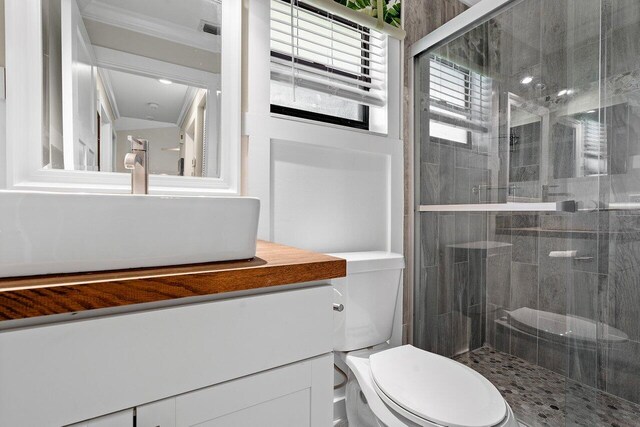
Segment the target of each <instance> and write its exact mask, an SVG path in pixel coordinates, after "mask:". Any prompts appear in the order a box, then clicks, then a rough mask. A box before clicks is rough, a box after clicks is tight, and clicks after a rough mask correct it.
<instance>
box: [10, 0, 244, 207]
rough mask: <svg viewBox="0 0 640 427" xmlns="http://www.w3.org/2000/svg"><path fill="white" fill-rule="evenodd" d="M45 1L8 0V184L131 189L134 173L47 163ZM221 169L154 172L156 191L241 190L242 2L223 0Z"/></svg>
mask: <svg viewBox="0 0 640 427" xmlns="http://www.w3.org/2000/svg"><path fill="white" fill-rule="evenodd" d="M41 7H42V2H41V0H5V32H6V35H5V37H6V39H5V40H6V75H7V77H6V79H7V85H6V86H7V87H6V91H7V99H6V104H7V108H6V111H7V114H6V117H7V134H6V135H7V156H6V159H7V165H6V173H7V176H6V178H7V188H8V189H10V190H27V191H28V190H34V191H77V192H91V193H128V192H129V191H130V188H131V178H130V176H129V175H128V174H124V173H113V172H87V171H82V172H79V171H67V170H53V169H48V170H45V169H42V159H41V158H42V137H43V124H42V120H43V114H42V112H43V94H42V82H43V73H42V69H43V65H42V15H41ZM222 16H223V19H224V22H223V31H222V43H221V44H222V46H221V54H222V68H221V71H222V75H221V88H222V90H221V92H222V94H221V105H222V106H223V107H222V108H221V111H220V124H221V130H220V141H219V144H220V147H219V153H220V164H219V171H220V175H219V177H218V178H201V177H183V176H164V175H162V176H161V175H150V177H149V192H150V193H153V194H210V195H215V194H221V195H238V194H240V175H241V171H240V144H241V142H240V141H241V131H242V129H241V95H242V94H241V90H242V81H241V73H240V70H241V66H242V2H241V1H237V0H227V1H223V2H222Z"/></svg>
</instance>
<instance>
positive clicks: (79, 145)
mask: <svg viewBox="0 0 640 427" xmlns="http://www.w3.org/2000/svg"><path fill="white" fill-rule="evenodd" d="M42 16H43V20H42V22H43V58H44V71H45V72H44V94H43V95H44V110H45V111H44V117H45V126H44V135H43V150H42V153H43V159H42V166H43V168H45V169H65V170H74V171H100V172H120V173H126V170H125V168H124V163H123V162H124V156H125V155H126V153H128V152H129V151H130V149H131V147H130V146H129V142H128V140H127V138H128V136H129V135H131V136H133V137H137V138H142V139H146V140H148V141H149V172H150V173H151V174H161V175H176V176H200V177H218V176H219V169H220V165H219V139H220V137H219V131H220V120H219V113H220V62H221V57H220V44H221V43H220V34H221V4H220V2H219V1H215V0H187V1H184V0H182V1H170V2H169V1H165V2H162V3H161V4H159V3H158V2H156V1H155V0H137V1H135V2H131V1H126V0H43V1H42Z"/></svg>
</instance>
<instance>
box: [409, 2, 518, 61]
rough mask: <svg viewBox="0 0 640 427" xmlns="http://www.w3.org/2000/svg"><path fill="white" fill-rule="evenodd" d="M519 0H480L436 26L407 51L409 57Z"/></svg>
mask: <svg viewBox="0 0 640 427" xmlns="http://www.w3.org/2000/svg"><path fill="white" fill-rule="evenodd" d="M517 1H521V0H482V1H480V2H479V3H477V4H476V5H475V6H473V7H471V8H469V9H467V10H465V11H464V12H462V13H461V14H460V15H458V16H456V17H455V18H453V19H452V20H450V21H449V22H447V23H445V24H444V25H441V26H440V27H438V28H436V29H435V30H434V31H432V32H430V33H429V34H427V35H426V36H424V37H423V38H421V39H420V40H418V41H417V42H415V43H414V44H413V45H411V50H410V53H409V57H410V58H414V57H415V56H417V55H419V54H421V53H422V52H424V51H426V50H429V49H431V48H432V47H434V46H436V45H438V44H440V43H442V42H444V41H446V40H449V39H451V38H452V37H455V36H457V35H459V34H461V33H462V32H464V31H465V30H467V29H468V28H470V27H471V26H472V25H474V24H476V23H477V22H478V21H481V20H483V19H487V18H489V17H491V16H493V15H495V14H496V13H497V12H499V10H500V9H501V8H503V7H505V6H507V5H509V4H510V3H514V2H517Z"/></svg>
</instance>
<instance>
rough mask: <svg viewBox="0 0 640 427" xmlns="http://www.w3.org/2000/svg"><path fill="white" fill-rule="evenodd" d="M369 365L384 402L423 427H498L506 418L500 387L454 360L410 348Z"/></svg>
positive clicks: (383, 353)
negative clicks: (439, 426)
mask: <svg viewBox="0 0 640 427" xmlns="http://www.w3.org/2000/svg"><path fill="white" fill-rule="evenodd" d="M369 361H370V370H371V376H372V378H373V386H374V388H375V389H376V391H377V392H378V395H379V396H380V398H381V399H382V400H383V401H384V402H385V403H386V404H387V405H389V406H390V407H391V408H393V409H394V410H395V411H397V412H398V413H400V414H401V415H402V416H404V417H406V418H408V419H409V420H411V421H413V422H415V423H416V424H418V425H423V426H432V425H433V424H436V425H441V426H447V427H493V426H496V425H498V424H499V423H500V422H501V421H502V420H504V419H505V417H506V416H507V405H506V402H505V400H504V398H503V397H502V395H501V394H500V392H499V391H498V390H497V389H496V388H495V386H494V385H493V384H491V382H489V380H487V379H486V378H485V377H483V376H482V375H480V374H478V373H477V372H476V371H474V370H473V369H471V368H469V367H467V366H464V365H462V364H460V363H458V362H455V361H454V360H451V359H448V358H446V357H442V356H439V355H436V354H433V353H429V352H427V351H423V350H420V349H417V348H415V347H413V346H410V345H405V346H401V347H395V348H391V349H389V350H385V351H381V352H379V353H375V354H372V355H371V356H370V358H369ZM425 421H427V423H425Z"/></svg>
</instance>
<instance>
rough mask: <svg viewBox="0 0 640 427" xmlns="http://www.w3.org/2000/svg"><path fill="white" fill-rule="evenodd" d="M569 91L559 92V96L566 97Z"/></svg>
mask: <svg viewBox="0 0 640 427" xmlns="http://www.w3.org/2000/svg"><path fill="white" fill-rule="evenodd" d="M568 92H569V91H568V90H567V89H562V90H561V91H560V92H558V96H565V95H566V94H567V93H568Z"/></svg>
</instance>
